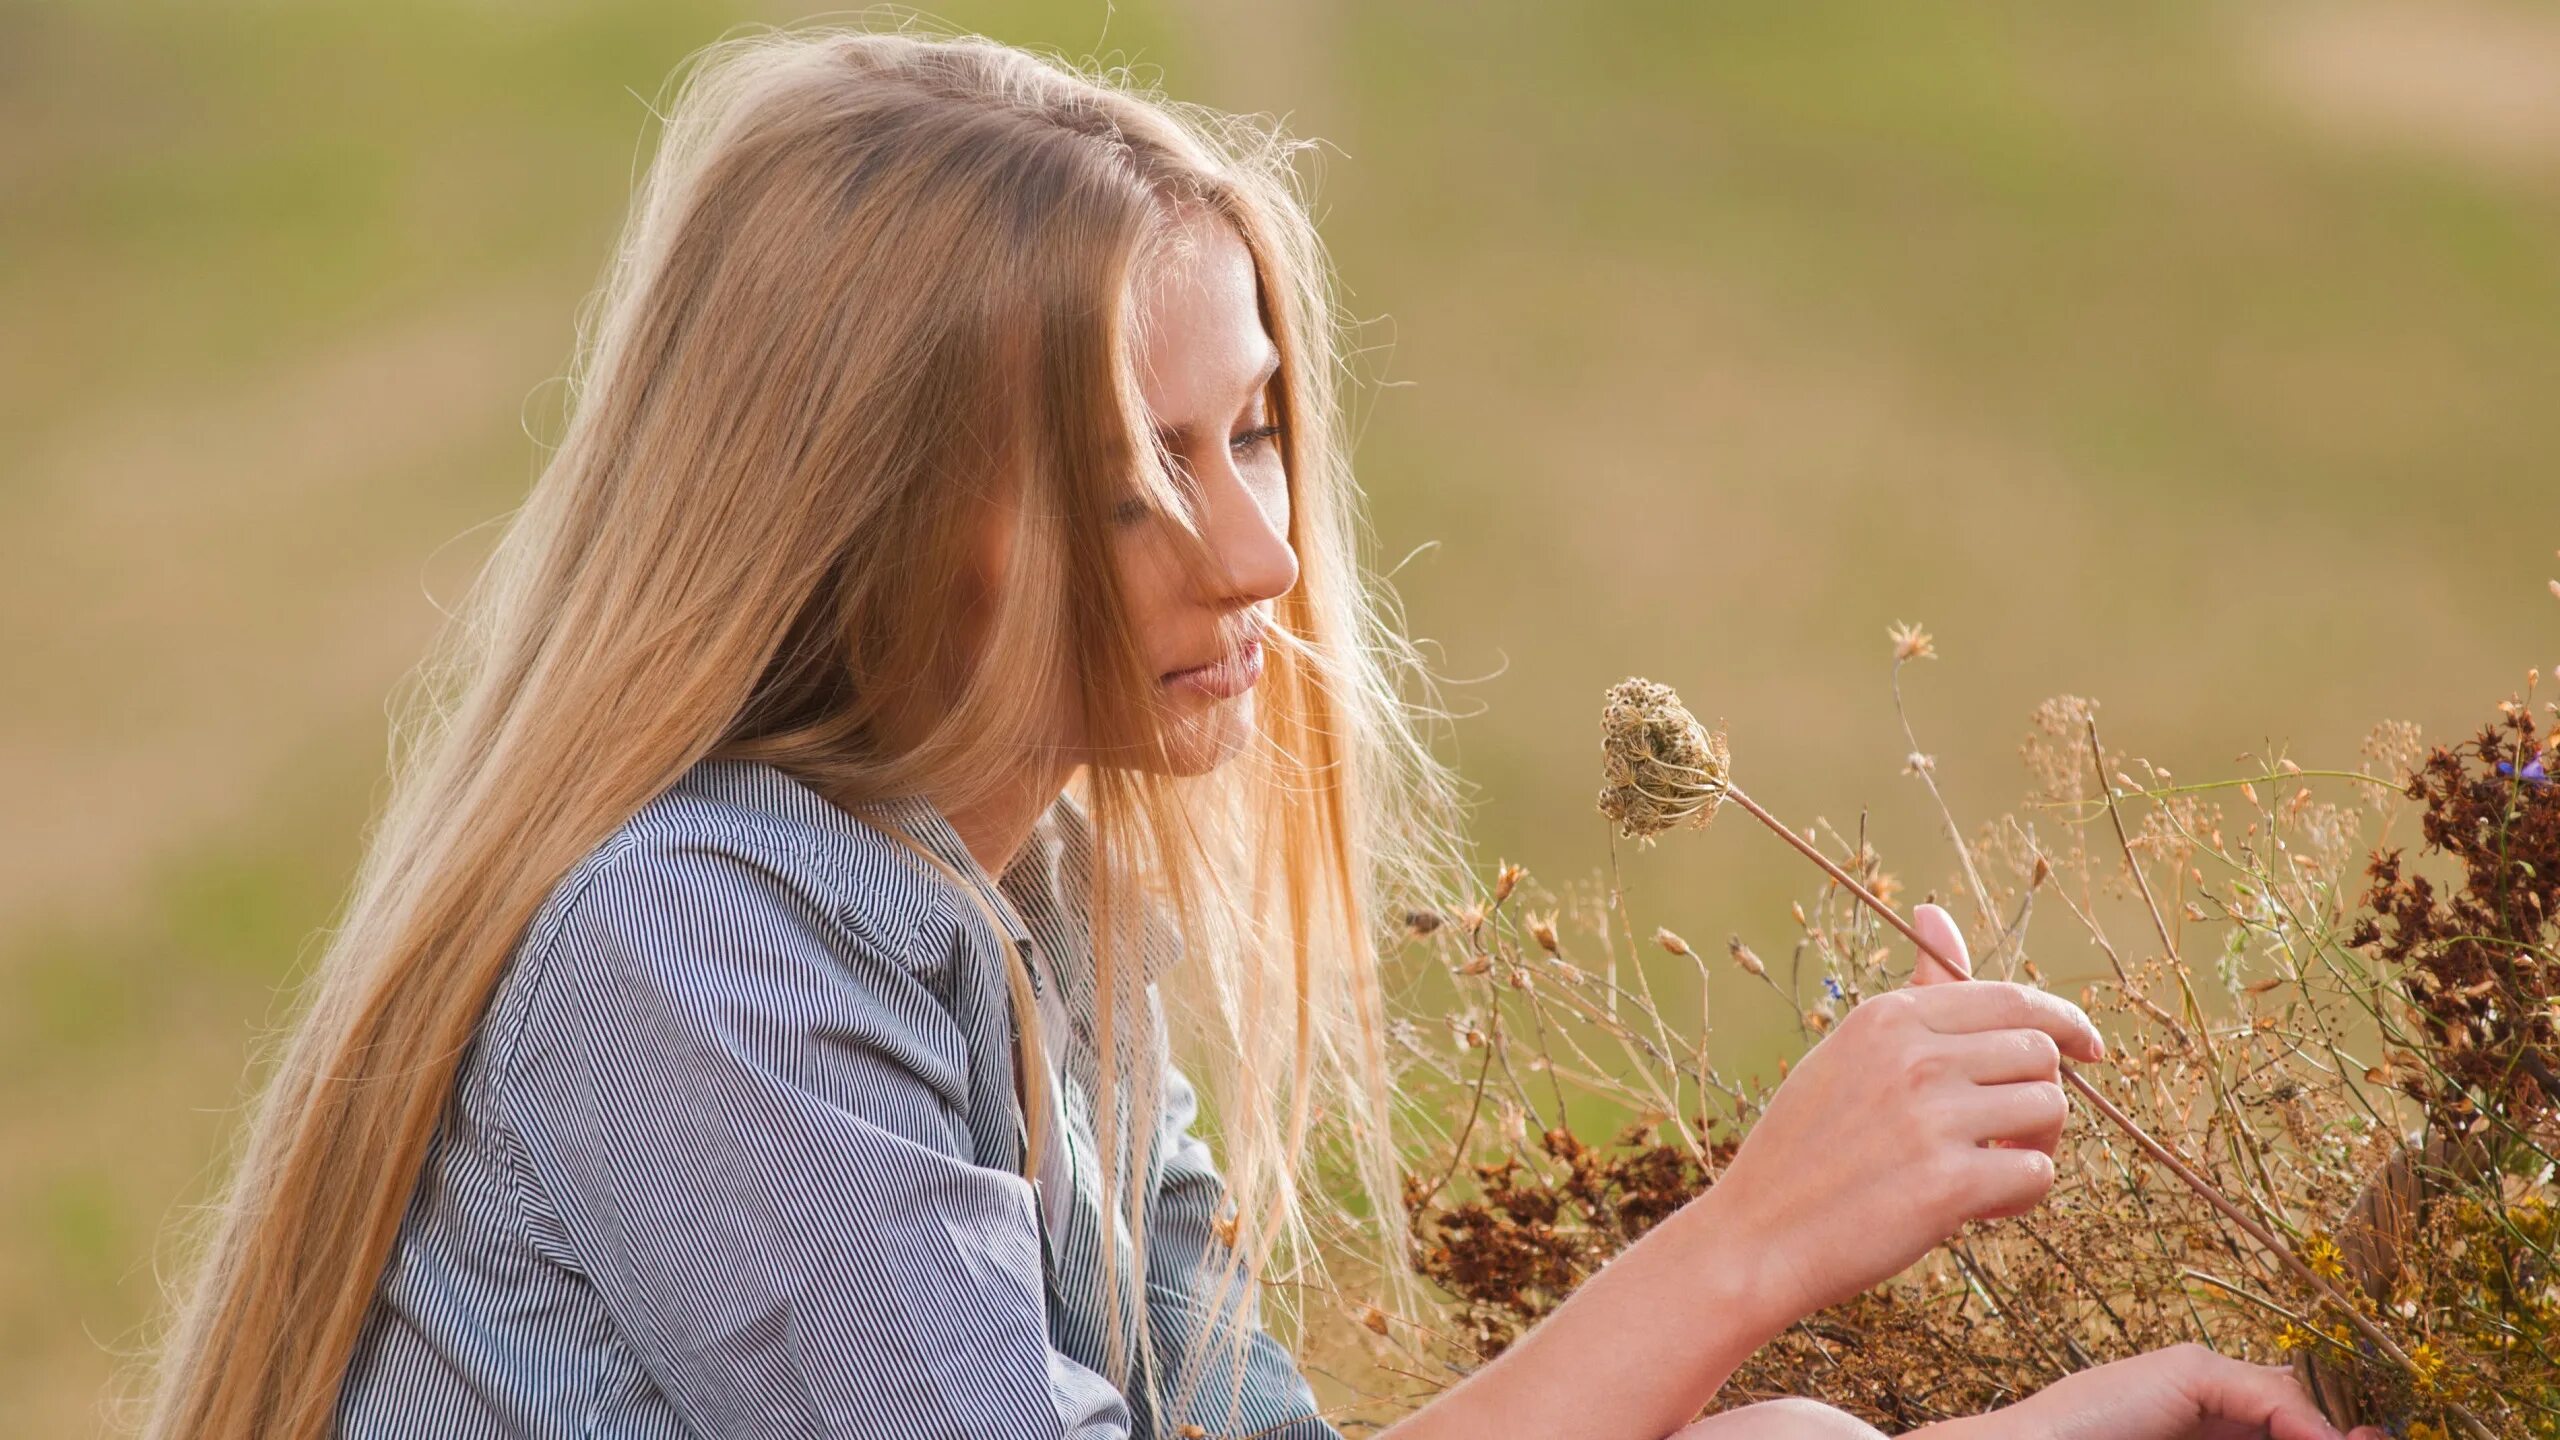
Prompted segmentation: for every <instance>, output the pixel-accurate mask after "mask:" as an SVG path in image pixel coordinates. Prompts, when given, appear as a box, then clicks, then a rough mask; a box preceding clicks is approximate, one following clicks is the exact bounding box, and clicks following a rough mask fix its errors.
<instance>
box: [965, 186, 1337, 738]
mask: <svg viewBox="0 0 2560 1440" xmlns="http://www.w3.org/2000/svg"><path fill="white" fill-rule="evenodd" d="M1189 217H1190V218H1188V219H1186V221H1185V222H1184V224H1185V228H1186V230H1187V232H1188V237H1187V238H1188V241H1189V243H1188V244H1180V245H1176V246H1175V247H1173V248H1172V249H1171V250H1170V251H1169V252H1168V253H1166V254H1165V256H1164V258H1163V259H1162V260H1160V261H1159V262H1158V263H1157V264H1156V265H1155V266H1154V267H1152V270H1151V271H1150V273H1149V274H1148V275H1147V276H1146V278H1145V279H1144V280H1142V281H1141V283H1140V284H1139V287H1138V289H1137V292H1136V294H1135V295H1134V296H1133V297H1132V299H1133V301H1134V303H1135V304H1136V306H1137V307H1138V310H1139V313H1140V315H1141V317H1142V325H1141V330H1140V333H1141V335H1142V337H1143V339H1142V341H1141V345H1140V351H1139V356H1138V360H1139V365H1138V371H1139V374H1138V379H1139V388H1140V393H1141V394H1142V395H1143V396H1144V398H1145V400H1146V405H1147V410H1148V413H1149V416H1150V418H1151V420H1152V422H1153V424H1154V426H1155V430H1156V443H1157V444H1159V445H1160V446H1162V447H1163V450H1164V453H1165V454H1166V456H1167V457H1168V458H1169V460H1170V468H1171V469H1172V470H1173V472H1174V476H1175V479H1176V482H1177V484H1178V485H1179V487H1180V488H1182V489H1183V490H1184V491H1185V492H1186V493H1188V494H1189V495H1191V496H1192V497H1194V503H1195V504H1196V505H1197V506H1198V512H1199V523H1200V529H1201V534H1202V536H1203V537H1204V538H1205V540H1206V541H1207V543H1208V549H1209V558H1210V562H1211V564H1210V567H1209V568H1210V572H1211V573H1210V574H1209V575H1208V577H1207V578H1205V579H1201V580H1194V579H1192V578H1191V577H1188V576H1186V575H1185V574H1184V567H1183V566H1182V565H1181V564H1180V562H1179V552H1178V551H1177V549H1176V548H1175V542H1176V541H1178V540H1179V539H1180V538H1181V531H1180V529H1179V528H1178V526H1177V524H1176V523H1175V521H1174V520H1173V519H1172V517H1170V516H1167V515H1164V514H1162V513H1160V512H1158V511H1157V510H1156V509H1155V507H1154V506H1153V504H1152V503H1151V502H1150V501H1148V500H1147V498H1146V497H1145V495H1144V494H1143V493H1142V492H1139V491H1137V490H1136V489H1135V488H1134V486H1133V487H1132V489H1131V491H1130V492H1129V498H1128V499H1127V501H1126V503H1124V504H1122V505H1121V506H1120V507H1119V508H1118V509H1117V510H1116V511H1114V513H1113V514H1112V515H1111V516H1110V517H1108V526H1109V532H1110V535H1111V547H1112V563H1113V564H1114V565H1115V566H1116V567H1117V568H1118V571H1119V576H1120V582H1121V589H1122V594H1123V595H1124V596H1126V597H1127V601H1128V606H1129V612H1130V618H1131V620H1132V622H1133V623H1134V624H1135V626H1136V627H1137V633H1138V643H1139V646H1140V647H1141V649H1142V650H1143V651H1144V653H1145V654H1146V656H1147V660H1148V666H1149V669H1150V671H1151V672H1152V673H1153V674H1154V675H1155V677H1156V679H1155V694H1154V699H1155V705H1156V716H1157V723H1158V725H1159V728H1160V729H1161V730H1162V732H1163V733H1164V735H1165V736H1166V743H1167V747H1168V750H1169V752H1170V759H1171V762H1172V764H1171V768H1172V770H1173V773H1176V774H1182V775H1196V774H1201V773H1204V772H1206V771H1208V770H1210V769H1213V768H1215V767H1216V766H1217V765H1219V764H1220V763H1221V762H1223V761H1225V760H1226V759H1227V758H1228V757H1229V756H1230V755H1232V754H1234V753H1235V751H1236V750H1237V749H1238V748H1239V747H1241V746H1242V745H1243V744H1244V742H1245V741H1246V739H1247V738H1248V737H1250V736H1251V734H1252V729H1253V724H1254V690H1255V687H1256V685H1257V684H1258V682H1259V677H1260V673H1261V669H1262V653H1261V652H1262V646H1261V643H1260V642H1259V641H1248V642H1247V643H1246V644H1245V645H1244V646H1242V647H1241V648H1240V649H1234V648H1228V647H1227V646H1226V644H1225V642H1224V641H1223V640H1222V639H1221V637H1220V633H1219V632H1220V622H1221V621H1222V620H1228V621H1229V623H1231V624H1234V625H1239V626H1241V627H1242V628H1243V629H1244V630H1245V631H1246V632H1247V633H1251V632H1252V631H1254V630H1257V629H1259V628H1260V627H1261V626H1263V625H1265V624H1267V623H1268V622H1269V620H1270V617H1271V602H1272V601H1273V600H1275V599H1277V598H1278V597H1279V596H1281V595H1284V594H1286V593H1288V591H1289V588H1290V587H1291V586H1293V585H1295V584H1296V583H1297V581H1298V556H1297V552H1296V551H1295V550H1293V549H1292V548H1291V547H1290V545H1289V538H1288V537H1289V481H1288V475H1287V473H1286V471H1285V470H1284V469H1283V467H1282V465H1281V463H1280V442H1279V437H1278V433H1277V431H1276V429H1275V428H1274V425H1273V417H1272V415H1271V414H1270V413H1269V411H1268V409H1267V407H1266V401H1267V397H1268V392H1269V390H1270V388H1271V385H1270V381H1271V376H1272V371H1273V369H1274V368H1275V367H1276V365H1277V363H1278V352H1277V351H1276V349H1275V348H1274V347H1273V345H1272V342H1271V337H1270V335H1269V333H1268V332H1266V331H1265V330H1264V329H1263V326H1262V317H1261V312H1260V309H1259V308H1258V306H1257V304H1256V299H1257V296H1258V290H1259V282H1258V279H1257V277H1256V272H1255V270H1254V265H1253V258H1252V255H1251V253H1250V252H1248V251H1247V250H1246V249H1245V246H1244V241H1243V240H1242V238H1240V237H1239V236H1238V235H1237V234H1236V233H1235V231H1234V230H1233V229H1232V228H1231V227H1230V226H1229V225H1228V224H1227V223H1226V222H1225V221H1224V220H1223V219H1220V218H1218V217H1216V216H1215V215H1212V214H1208V213H1206V212H1199V211H1193V212H1189ZM1009 523H1010V516H1005V517H1001V518H999V519H998V520H997V522H996V524H995V526H994V527H993V533H991V534H990V535H989V537H988V544H989V546H990V559H991V561H992V560H993V559H994V557H1000V556H1001V555H1002V554H1003V553H1004V551H1005V546H1006V544H1007V543H1008V541H1009V540H1010V535H1009V534H1007V533H1006V530H1007V527H1008V526H1009ZM998 563H1000V562H998ZM994 568H995V567H994V565H992V564H991V566H990V569H991V570H993V569H994ZM1061 728H1062V729H1064V730H1067V731H1068V732H1069V733H1068V734H1066V735H1064V736H1062V737H1061V739H1062V741H1063V743H1064V745H1065V747H1066V749H1067V750H1068V752H1069V753H1071V754H1075V755H1077V756H1078V757H1079V758H1083V757H1084V751H1085V745H1086V741H1085V738H1084V737H1083V735H1082V734H1081V733H1077V732H1080V730H1081V725H1080V724H1079V723H1078V722H1076V721H1074V720H1072V719H1069V720H1064V721H1062V723H1061Z"/></svg>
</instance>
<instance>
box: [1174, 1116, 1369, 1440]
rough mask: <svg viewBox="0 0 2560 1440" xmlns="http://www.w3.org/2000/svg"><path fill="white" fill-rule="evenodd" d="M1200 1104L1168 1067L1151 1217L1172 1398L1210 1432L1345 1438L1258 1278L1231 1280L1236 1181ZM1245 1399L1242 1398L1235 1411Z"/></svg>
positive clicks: (1283, 1439)
mask: <svg viewBox="0 0 2560 1440" xmlns="http://www.w3.org/2000/svg"><path fill="white" fill-rule="evenodd" d="M1199 1109H1200V1101H1199V1096H1198V1095H1197V1094H1196V1093H1195V1092H1194V1091H1193V1089H1192V1087H1191V1083H1190V1081H1189V1080H1188V1079H1186V1078H1185V1077H1184V1076H1183V1074H1182V1072H1181V1071H1180V1070H1178V1069H1175V1068H1173V1067H1172V1066H1167V1067H1166V1069H1165V1076H1164V1091H1163V1097H1162V1111H1161V1113H1162V1116H1163V1129H1162V1135H1161V1137H1160V1143H1161V1145H1162V1146H1163V1149H1162V1152H1161V1153H1162V1159H1161V1161H1160V1165H1161V1169H1160V1172H1159V1179H1158V1182H1157V1184H1158V1188H1157V1191H1156V1196H1155V1203H1154V1206H1153V1208H1152V1211H1151V1213H1150V1215H1149V1218H1148V1222H1147V1225H1148V1228H1147V1316H1148V1323H1149V1325H1150V1326H1151V1327H1152V1328H1153V1330H1154V1334H1155V1339H1156V1344H1157V1347H1158V1351H1159V1356H1160V1359H1159V1367H1158V1368H1159V1369H1160V1371H1161V1372H1162V1373H1163V1374H1164V1375H1165V1376H1166V1377H1167V1381H1166V1384H1165V1387H1164V1401H1165V1404H1166V1405H1167V1406H1168V1407H1172V1408H1177V1409H1178V1411H1179V1413H1180V1416H1181V1419H1182V1420H1184V1421H1187V1422H1188V1423H1190V1424H1193V1425H1197V1426H1199V1427H1200V1429H1201V1430H1202V1431H1203V1432H1205V1433H1207V1434H1210V1435H1251V1436H1254V1437H1256V1440H1341V1435H1340V1432H1339V1431H1337V1430H1336V1429H1334V1427H1333V1426H1332V1425H1331V1424H1329V1423H1327V1422H1326V1421H1325V1420H1324V1419H1323V1418H1322V1417H1321V1416H1320V1415H1319V1414H1318V1413H1317V1406H1316V1398H1315V1393H1314V1391H1313V1390H1312V1389H1311V1388H1310V1387H1309V1386H1308V1384H1307V1380H1306V1377H1305V1376H1304V1375H1303V1374H1302V1373H1300V1371H1299V1369H1298V1365H1297V1362H1296V1360H1294V1359H1293V1358H1292V1357H1291V1356H1290V1354H1289V1352H1288V1350H1287V1349H1286V1348H1285V1347H1283V1346H1282V1345H1281V1344H1280V1342H1279V1341H1278V1340H1276V1339H1274V1338H1273V1337H1272V1336H1271V1334H1270V1333H1269V1332H1268V1331H1266V1330H1265V1329H1263V1327H1262V1316H1261V1304H1260V1299H1259V1297H1258V1296H1257V1295H1256V1294H1255V1293H1254V1289H1253V1287H1252V1285H1251V1283H1250V1282H1249V1281H1248V1280H1247V1279H1246V1277H1245V1276H1244V1275H1243V1274H1242V1273H1241V1271H1239V1272H1237V1273H1236V1274H1234V1275H1233V1277H1232V1278H1230V1277H1229V1274H1228V1262H1229V1258H1230V1256H1231V1255H1232V1254H1233V1252H1232V1250H1231V1249H1230V1248H1229V1246H1228V1245H1227V1244H1226V1242H1225V1241H1223V1240H1221V1239H1220V1238H1219V1237H1218V1233H1217V1231H1216V1229H1215V1228H1214V1221H1215V1218H1216V1216H1217V1215H1218V1212H1219V1210H1220V1209H1221V1208H1222V1207H1223V1206H1224V1204H1225V1202H1226V1183H1225V1181H1224V1180H1223V1179H1222V1178H1221V1177H1220V1175H1219V1173H1218V1168H1217V1166H1216V1164H1215V1163H1214V1162H1213V1161H1212V1159H1211V1157H1210V1154H1209V1146H1208V1144H1207V1143H1206V1142H1205V1141H1203V1140H1202V1139H1201V1138H1200V1137H1199V1136H1198V1135H1196V1134H1194V1133H1192V1125H1193V1123H1194V1122H1195V1121H1196V1120H1197V1119H1198V1117H1199ZM1239 1330H1241V1331H1242V1332H1243V1339H1244V1347H1245V1348H1244V1352H1243V1368H1242V1371H1241V1381H1239V1372H1238V1369H1237V1362H1236V1358H1235V1356H1236V1350H1235V1344H1236V1340H1237V1335H1238V1331H1239ZM1186 1372H1188V1382H1189V1383H1188V1384H1187V1385H1186V1384H1185V1379H1186ZM1186 1392H1187V1393H1186ZM1236 1398H1240V1399H1241V1405H1240V1408H1237V1409H1236V1410H1234V1412H1233V1414H1232V1416H1231V1412H1230V1406H1231V1403H1232V1402H1233V1401H1234V1400H1235V1399H1236ZM1167 1433H1172V1432H1171V1431H1168V1432H1167Z"/></svg>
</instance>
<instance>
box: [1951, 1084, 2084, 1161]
mask: <svg viewBox="0 0 2560 1440" xmlns="http://www.w3.org/2000/svg"><path fill="white" fill-rule="evenodd" d="M2070 1118H2071V1102H2070V1101H2069V1100H2068V1099H2066V1098H2065V1097H2064V1096H2063V1093H2062V1087H2061V1086H2060V1085H2057V1084H2055V1083H2053V1082H2052V1081H2050V1080H2029V1081H2024V1082H2022V1083H2019V1084H2015V1085H1982V1086H1977V1087H1975V1089H1974V1091H1973V1093H1972V1094H1970V1095H1968V1096H1966V1097H1965V1098H1964V1100H1963V1101H1962V1102H1961V1105H1960V1109H1959V1113H1958V1115H1957V1117H1956V1123H1957V1124H1958V1126H1959V1127H1960V1130H1959V1133H1961V1134H1962V1135H1964V1136H1965V1137H1966V1138H1967V1139H1970V1140H1972V1141H1973V1142H1975V1143H1976V1144H1981V1143H1984V1142H1986V1141H1997V1142H2004V1143H2006V1144H2009V1145H2013V1146H2023V1147H2025V1148H2027V1149H2030V1150H2041V1151H2043V1152H2044V1153H2046V1154H2047V1155H2050V1154H2052V1153H2053V1152H2054V1148H2055V1147H2056V1146H2058V1145H2060V1144H2061V1143H2062V1126H2063V1123H2064V1122H2065V1121H2067V1120H2069V1119H2070Z"/></svg>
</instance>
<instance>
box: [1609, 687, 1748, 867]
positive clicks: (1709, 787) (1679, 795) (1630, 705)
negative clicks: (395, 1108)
mask: <svg viewBox="0 0 2560 1440" xmlns="http://www.w3.org/2000/svg"><path fill="white" fill-rule="evenodd" d="M1600 732H1601V777H1602V783H1601V787H1600V799H1599V805H1600V813H1601V814H1603V815H1606V816H1608V817H1609V818H1610V819H1611V820H1614V821H1616V822H1617V825H1618V833H1619V834H1621V835H1626V836H1629V837H1632V838H1634V839H1636V840H1638V841H1640V842H1643V843H1647V844H1650V843H1651V842H1652V840H1653V837H1654V836H1656V835H1659V834H1661V833H1662V832H1663V831H1665V830H1668V829H1671V828H1672V827H1673V826H1675V825H1682V824H1686V825H1689V826H1691V827H1693V828H1696V829H1705V828H1706V826H1707V823H1708V822H1709V821H1711V820H1713V819H1714V818H1715V814H1716V807H1717V806H1719V805H1722V804H1723V803H1724V797H1725V792H1726V791H1727V790H1729V789H1730V788H1732V784H1733V757H1732V752H1731V751H1730V750H1729V749H1728V748H1727V747H1726V745H1725V738H1724V730H1723V729H1722V728H1721V727H1719V728H1718V729H1717V730H1716V731H1715V732H1714V733H1713V734H1710V733H1708V731H1707V727H1705V726H1704V725H1701V724H1699V723H1698V718H1697V717H1696V716H1694V715H1692V714H1690V713H1689V710H1688V707H1687V706H1684V705H1682V704H1681V703H1680V697H1679V696H1678V695H1677V694H1674V693H1673V692H1672V689H1671V687H1670V686H1668V685H1659V684H1656V683H1654V682H1653V681H1651V680H1646V679H1642V678H1639V677H1635V676H1630V677H1628V678H1627V679H1624V680H1621V681H1619V682H1618V683H1617V684H1615V685H1612V686H1610V687H1609V694H1608V700H1607V703H1606V704H1605V705H1604V706H1603V707H1602V709H1601V712H1600Z"/></svg>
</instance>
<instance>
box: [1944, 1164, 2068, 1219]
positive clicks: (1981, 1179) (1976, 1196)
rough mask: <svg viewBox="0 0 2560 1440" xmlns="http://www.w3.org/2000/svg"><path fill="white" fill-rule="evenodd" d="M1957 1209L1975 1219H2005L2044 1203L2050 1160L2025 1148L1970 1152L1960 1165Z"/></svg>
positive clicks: (2050, 1184) (2049, 1180)
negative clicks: (1962, 1191) (1960, 1197)
mask: <svg viewBox="0 0 2560 1440" xmlns="http://www.w3.org/2000/svg"><path fill="white" fill-rule="evenodd" d="M1962 1164H1963V1166H1964V1170H1963V1173H1962V1177H1961V1183H1962V1184H1963V1185H1964V1187H1965V1195H1964V1197H1963V1200H1962V1203H1961V1205H1960V1208H1961V1209H1962V1210H1963V1211H1964V1212H1965V1213H1966V1214H1967V1215H1969V1216H1971V1217H1972V1218H1974V1219H1976V1220H2007V1219H2010V1218H2013V1217H2015V1216H2019V1215H2024V1214H2026V1213H2027V1212H2028V1211H2030V1210H2033V1209H2034V1208H2036V1207H2037V1206H2038V1205H2041V1204H2043V1203H2044V1197H2045V1192H2047V1191H2049V1190H2051V1189H2052V1188H2053V1157H2052V1156H2050V1155H2048V1154H2046V1153H2045V1152H2043V1151H2041V1150H2030V1149H2027V1148H2026V1147H2024V1146H2019V1147H2015V1148H2010V1149H1996V1150H1993V1149H1985V1150H1976V1151H1973V1152H1972V1153H1971V1154H1970V1155H1969V1156H1968V1157H1967V1158H1966V1159H1965V1160H1964V1161H1963V1162H1962Z"/></svg>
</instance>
